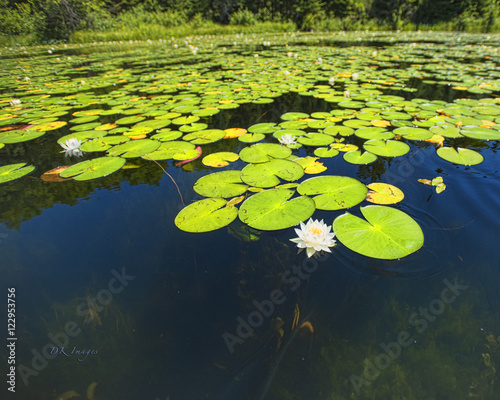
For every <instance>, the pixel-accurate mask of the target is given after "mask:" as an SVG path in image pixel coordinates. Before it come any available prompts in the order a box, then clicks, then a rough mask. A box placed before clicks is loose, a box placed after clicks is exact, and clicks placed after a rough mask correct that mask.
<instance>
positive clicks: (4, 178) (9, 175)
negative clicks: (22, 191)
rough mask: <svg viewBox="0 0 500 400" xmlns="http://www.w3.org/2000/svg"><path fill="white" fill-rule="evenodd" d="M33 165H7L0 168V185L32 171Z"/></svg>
mask: <svg viewBox="0 0 500 400" xmlns="http://www.w3.org/2000/svg"><path fill="white" fill-rule="evenodd" d="M34 169H35V167H34V166H33V165H26V163H18V164H9V165H4V166H2V167H0V183H5V182H10V181H13V180H15V179H18V178H21V177H23V176H25V175H28V174H29V173H30V172H32V171H34Z"/></svg>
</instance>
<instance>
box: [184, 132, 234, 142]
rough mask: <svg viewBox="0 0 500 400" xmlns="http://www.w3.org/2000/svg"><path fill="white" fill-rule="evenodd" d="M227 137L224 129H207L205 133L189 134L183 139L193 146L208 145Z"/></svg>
mask: <svg viewBox="0 0 500 400" xmlns="http://www.w3.org/2000/svg"><path fill="white" fill-rule="evenodd" d="M225 135H226V132H224V131H223V130H222V129H205V130H203V131H198V132H192V133H188V134H187V135H185V136H184V137H183V138H182V139H183V140H186V141H188V142H191V143H193V144H208V143H214V142H217V141H219V140H221V139H223V138H224V136H225Z"/></svg>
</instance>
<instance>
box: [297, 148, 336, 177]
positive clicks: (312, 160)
mask: <svg viewBox="0 0 500 400" xmlns="http://www.w3.org/2000/svg"><path fill="white" fill-rule="evenodd" d="M332 150H334V149H332ZM317 159H318V157H310V156H307V157H303V158H296V159H295V160H293V162H296V163H297V164H299V165H300V166H301V167H302V168H304V172H305V173H306V174H319V173H321V172H324V171H326V167H325V166H324V165H323V163H322V162H318V161H316V160H317Z"/></svg>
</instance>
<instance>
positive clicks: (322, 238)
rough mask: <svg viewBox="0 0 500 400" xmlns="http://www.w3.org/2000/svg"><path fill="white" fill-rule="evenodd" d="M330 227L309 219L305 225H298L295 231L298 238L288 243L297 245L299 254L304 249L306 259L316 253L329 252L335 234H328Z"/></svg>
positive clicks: (333, 243) (333, 242) (333, 244)
mask: <svg viewBox="0 0 500 400" xmlns="http://www.w3.org/2000/svg"><path fill="white" fill-rule="evenodd" d="M331 229H332V227H331V226H328V225H326V224H325V223H324V222H323V220H321V221H318V220H313V219H312V218H309V221H307V223H306V224H304V223H303V222H301V223H300V229H297V228H296V229H295V232H296V233H297V235H298V236H299V237H298V238H295V239H290V241H292V242H294V243H297V247H298V248H299V253H300V252H301V251H302V249H306V251H307V257H311V256H313V255H314V254H316V253H317V252H320V251H327V252H329V253H330V252H331V251H330V249H329V247H333V246H335V240H334V239H333V238H334V237H335V233H330V231H331Z"/></svg>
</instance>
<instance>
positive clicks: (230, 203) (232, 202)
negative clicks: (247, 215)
mask: <svg viewBox="0 0 500 400" xmlns="http://www.w3.org/2000/svg"><path fill="white" fill-rule="evenodd" d="M243 200H245V196H238V197H233V198H232V199H231V200H229V201H228V202H227V204H226V207H231V206H235V205H236V204H240V203H241V202H242V201H243Z"/></svg>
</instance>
